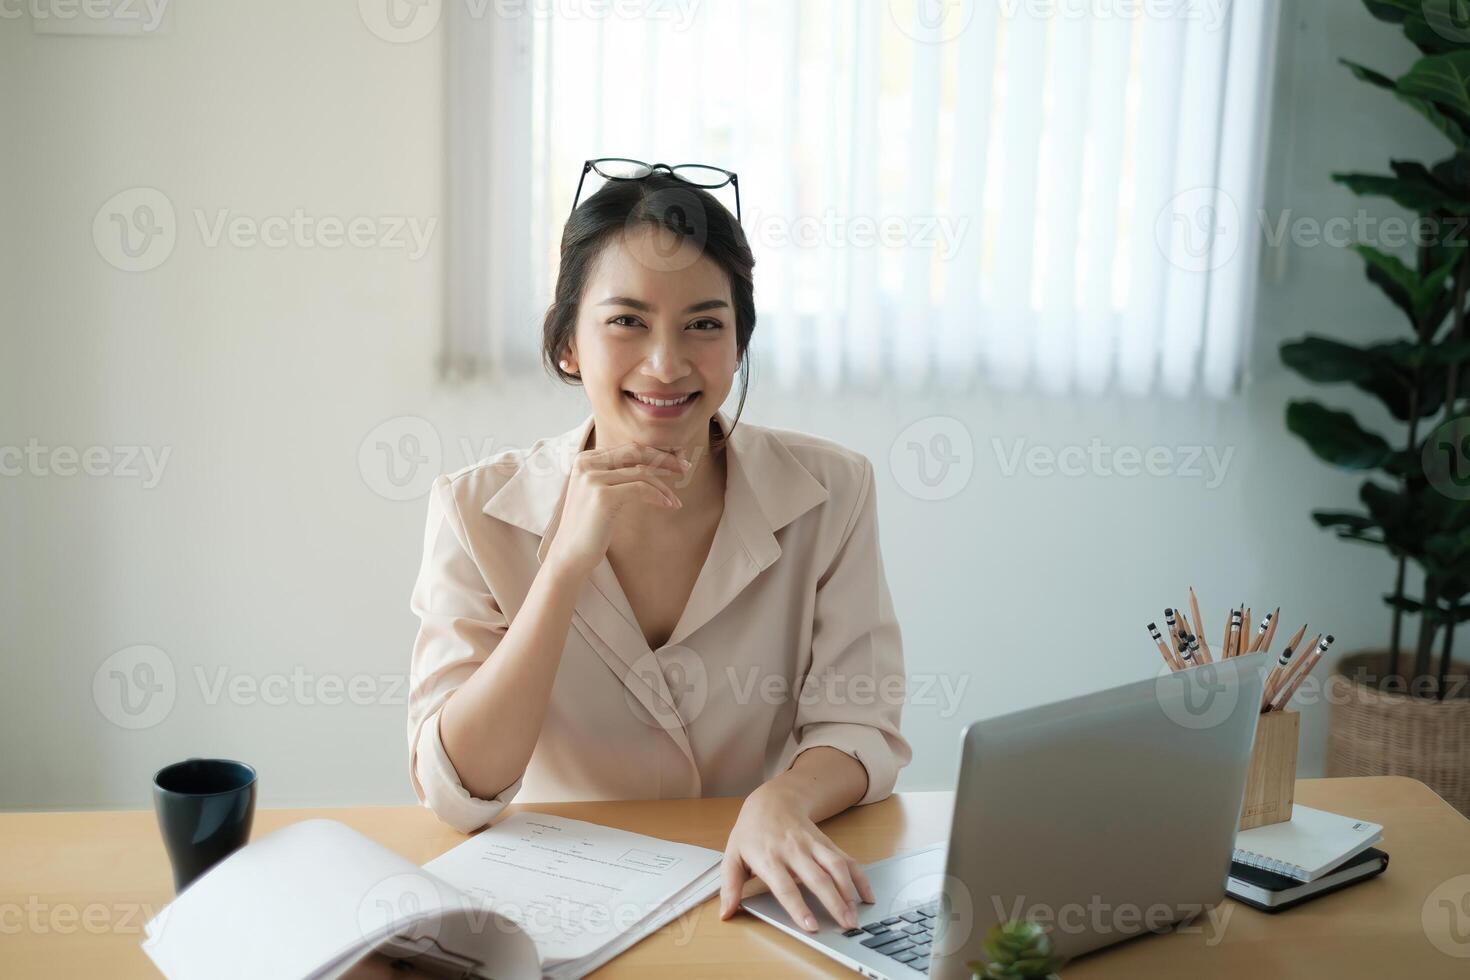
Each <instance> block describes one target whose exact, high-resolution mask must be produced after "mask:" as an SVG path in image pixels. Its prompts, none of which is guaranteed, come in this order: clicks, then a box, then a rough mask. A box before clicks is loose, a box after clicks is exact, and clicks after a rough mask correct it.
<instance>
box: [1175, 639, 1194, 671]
mask: <svg viewBox="0 0 1470 980" xmlns="http://www.w3.org/2000/svg"><path fill="white" fill-rule="evenodd" d="M1186 639H1188V640H1193V639H1194V637H1187V638H1186ZM1194 650H1195V648H1194V647H1192V646H1190V645H1189V643H1185V645H1184V649H1183V650H1182V651H1181V652H1180V654H1179V662H1180V663H1181V664H1183V665H1184V666H1185V667H1193V666H1194V665H1195V664H1196V663H1197V661H1196V660H1195V659H1194Z"/></svg>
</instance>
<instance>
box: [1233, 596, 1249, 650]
mask: <svg viewBox="0 0 1470 980" xmlns="http://www.w3.org/2000/svg"><path fill="white" fill-rule="evenodd" d="M1250 637H1251V611H1250V607H1246V610H1245V615H1244V616H1242V617H1241V618H1240V638H1239V639H1237V640H1236V641H1235V655H1236V656H1237V657H1238V656H1240V655H1241V654H1242V653H1249V652H1250V649H1249V644H1250Z"/></svg>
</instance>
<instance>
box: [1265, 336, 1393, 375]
mask: <svg viewBox="0 0 1470 980" xmlns="http://www.w3.org/2000/svg"><path fill="white" fill-rule="evenodd" d="M1281 360H1282V363H1284V364H1285V365H1286V366H1287V367H1289V368H1291V369H1292V370H1293V371H1295V372H1296V373H1297V374H1300V375H1301V376H1302V377H1304V378H1306V379H1307V380H1308V381H1315V382H1317V383H1318V384H1336V383H1341V382H1351V383H1357V382H1361V381H1367V380H1368V379H1370V378H1373V377H1375V376H1376V375H1378V374H1379V373H1381V372H1382V371H1383V370H1384V369H1385V367H1388V365H1386V364H1385V363H1384V360H1383V359H1382V358H1380V357H1375V356H1374V355H1373V354H1371V353H1369V352H1368V351H1366V350H1364V349H1363V348H1361V347H1354V346H1353V345H1352V344H1344V343H1341V342H1340V341H1336V340H1332V339H1330V338H1328V337H1318V336H1314V335H1312V334H1308V335H1307V336H1305V337H1303V338H1302V339H1301V340H1294V341H1288V342H1287V343H1284V344H1282V345H1281ZM1394 373H1395V374H1397V373H1398V372H1394Z"/></svg>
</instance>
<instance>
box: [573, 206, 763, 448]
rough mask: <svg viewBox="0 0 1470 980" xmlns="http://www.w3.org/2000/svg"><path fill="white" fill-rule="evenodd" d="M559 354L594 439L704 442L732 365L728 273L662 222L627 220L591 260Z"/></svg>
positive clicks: (607, 443) (609, 443) (689, 444)
mask: <svg viewBox="0 0 1470 980" xmlns="http://www.w3.org/2000/svg"><path fill="white" fill-rule="evenodd" d="M567 361H568V365H567V367H568V369H570V370H571V371H574V372H579V373H580V374H581V376H582V384H583V385H584V386H585V387H586V389H587V398H588V400H589V401H591V403H592V413H593V416H594V417H595V422H596V429H597V435H596V437H595V438H596V441H597V445H599V446H614V445H620V444H622V443H625V442H641V443H644V444H647V445H651V446H658V447H661V448H669V449H672V448H675V447H684V448H685V449H690V450H692V449H695V448H698V447H701V446H706V445H708V442H709V420H710V419H711V418H712V417H714V415H715V413H716V412H718V411H719V409H720V406H721V405H723V404H724V402H725V396H726V395H728V394H729V393H730V387H731V385H732V384H733V382H734V377H735V370H736V368H737V366H738V359H737V356H736V350H735V307H734V303H733V297H732V296H731V294H730V282H729V278H728V277H727V276H726V275H725V272H724V270H723V269H721V268H720V267H719V266H718V265H716V264H715V263H714V261H712V260H711V259H709V258H708V257H706V256H705V255H703V254H702V253H701V251H700V249H699V247H698V246H697V245H695V244H693V243H692V242H690V241H689V240H687V239H684V238H680V237H679V236H677V235H675V234H674V233H673V232H671V231H669V230H668V229H666V228H663V227H662V226H658V225H652V224H649V225H644V226H640V227H637V228H633V229H629V230H628V231H626V232H624V233H622V234H621V235H619V236H618V237H616V238H614V239H612V241H610V242H609V243H608V245H607V246H606V247H605V248H604V249H603V250H602V253H601V255H600V256H599V257H598V259H597V261H596V262H594V263H593V269H592V273H591V275H590V276H589V277H588V280H587V286H586V289H585V290H584V292H583V293H582V301H581V308H580V311H579V314H578V317H577V327H576V332H575V335H574V338H573V340H572V345H571V350H570V352H569V353H568V357H567Z"/></svg>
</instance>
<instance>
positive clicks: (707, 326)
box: [689, 317, 724, 330]
mask: <svg viewBox="0 0 1470 980" xmlns="http://www.w3.org/2000/svg"><path fill="white" fill-rule="evenodd" d="M723 326H724V324H723V323H721V322H720V321H719V320H715V319H712V318H710V317H703V318H701V319H698V320H695V321H694V322H693V323H691V324H689V329H691V330H719V329H720V328H721V327H723Z"/></svg>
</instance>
